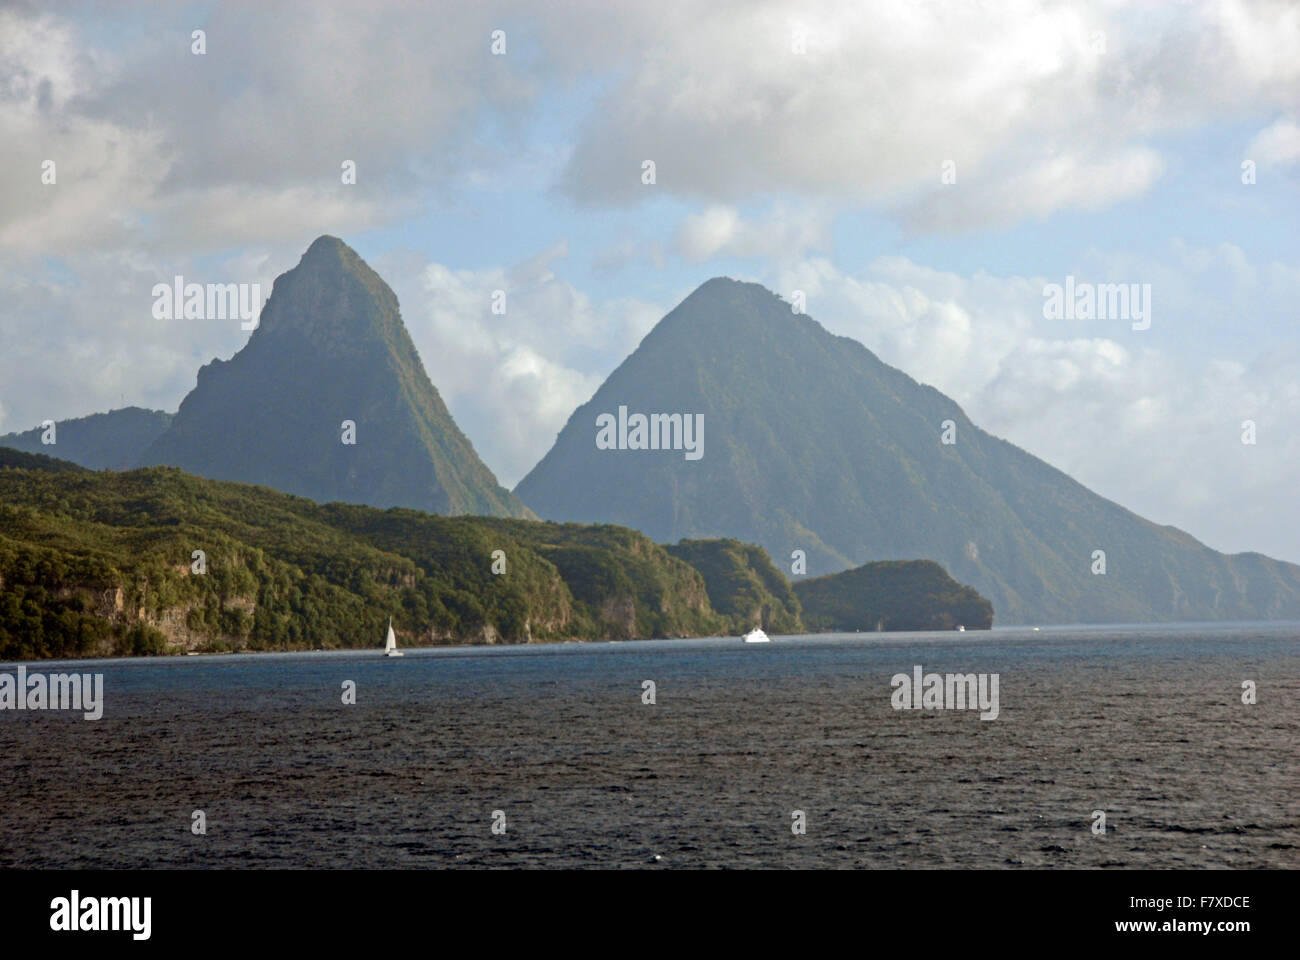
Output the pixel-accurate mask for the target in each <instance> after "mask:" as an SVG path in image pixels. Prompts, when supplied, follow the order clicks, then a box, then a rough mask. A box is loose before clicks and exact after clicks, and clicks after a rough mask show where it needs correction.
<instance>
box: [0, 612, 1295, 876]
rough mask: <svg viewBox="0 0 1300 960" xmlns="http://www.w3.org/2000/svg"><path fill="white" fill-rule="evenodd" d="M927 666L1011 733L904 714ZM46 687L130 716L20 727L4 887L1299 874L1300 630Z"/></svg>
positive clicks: (379, 667) (827, 640) (667, 648)
mask: <svg viewBox="0 0 1300 960" xmlns="http://www.w3.org/2000/svg"><path fill="white" fill-rule="evenodd" d="M918 664H919V665H921V666H923V667H924V669H925V671H926V672H927V673H929V672H938V673H947V672H954V673H997V674H999V675H1000V690H999V694H1000V714H999V716H998V719H996V720H993V721H981V720H980V718H979V715H978V711H956V710H925V711H922V710H912V711H896V710H894V709H893V708H892V707H891V703H890V695H891V693H892V689H891V686H890V678H891V677H892V676H893V675H894V674H896V673H909V674H910V673H911V671H912V669H913V667H914V666H916V665H918ZM28 668H29V670H31V671H42V672H45V673H56V672H63V671H66V670H71V669H76V670H79V671H82V672H87V671H89V672H102V673H104V674H105V680H104V690H105V695H104V696H105V709H104V717H103V719H102V720H99V721H94V722H87V721H84V720H82V719H81V718H80V714H71V713H69V714H58V713H53V712H23V713H16V712H7V711H6V712H4V713H0V777H2V778H3V781H4V782H5V784H6V789H5V792H4V797H3V800H0V865H2V866H22V867H149V866H164V867H196V866H203V867H236V866H260V867H347V866H354V867H388V866H391V867H449V866H462V865H464V866H468V865H476V866H498V867H508V866H524V865H546V866H576V867H583V866H585V867H642V866H655V868H663V867H854V866H864V867H942V866H959V865H960V866H966V867H1014V866H1033V867H1042V866H1054V865H1056V866H1068V867H1295V866H1300V762H1298V760H1300V757H1298V751H1297V746H1296V744H1297V743H1300V624H1238V625H1202V624H1197V625H1186V624H1180V625H1140V626H1123V627H1073V628H1044V629H1043V630H1042V631H1041V632H1038V633H1032V632H1028V631H1025V630H1023V629H1015V630H995V631H992V632H990V633H979V634H975V633H966V634H953V633H943V634H933V633H931V634H886V635H876V634H861V635H819V636H811V637H795V638H780V639H777V640H775V641H774V642H773V643H771V644H768V645H745V644H742V643H740V642H739V641H738V640H736V639H712V640H693V641H647V642H628V643H617V644H561V645H550V646H532V647H495V648H465V647H462V648H439V649H433V650H410V649H408V650H407V651H406V656H405V657H404V658H402V659H401V660H386V659H384V658H382V657H380V656H379V655H378V650H376V651H374V652H369V651H367V652H364V653H358V652H345V653H314V654H311V653H306V654H261V655H244V656H212V657H188V658H186V657H181V658H167V659H147V660H120V661H77V662H75V663H70V662H67V661H64V662H62V663H55V662H50V661H44V662H41V663H39V664H29V665H28ZM0 669H6V670H12V666H3V667H0ZM346 680H352V681H355V682H356V686H357V703H356V705H355V706H345V705H343V704H342V703H341V699H340V698H341V693H342V684H343V682H344V681H346ZM644 680H653V681H654V682H655V684H656V700H657V702H656V703H655V704H654V705H646V704H643V703H642V699H641V695H642V681H644ZM1243 680H1254V681H1255V682H1256V684H1257V685H1258V703H1256V704H1254V705H1244V704H1242V702H1241V682H1242V681H1243ZM1098 809H1101V810H1105V811H1106V818H1107V827H1108V832H1107V833H1106V835H1105V836H1102V837H1098V836H1094V835H1093V834H1092V832H1091V830H1090V827H1091V825H1092V812H1093V811H1094V810H1098ZM194 810H203V811H204V812H205V814H206V818H207V835H206V836H194V835H192V834H191V832H190V823H191V813H192V811H194ZM494 810H501V811H504V813H505V816H506V822H507V831H506V833H505V834H504V835H493V833H492V832H491V824H492V812H493V811H494ZM794 810H802V811H804V812H805V814H806V817H807V834H806V835H804V836H795V835H793V834H792V833H791V829H790V825H791V812H792V811H794ZM656 855H658V856H660V857H662V858H663V859H662V860H659V861H654V860H653V859H652V858H653V857H654V856H656Z"/></svg>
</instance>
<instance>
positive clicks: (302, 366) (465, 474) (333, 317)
mask: <svg viewBox="0 0 1300 960" xmlns="http://www.w3.org/2000/svg"><path fill="white" fill-rule="evenodd" d="M345 421H347V422H349V423H350V424H352V425H353V426H352V433H351V434H350V435H348V434H347V428H345V426H344V423H345ZM347 439H354V440H355V443H349V442H345V441H346V440H347ZM43 452H44V451H43ZM139 463H140V465H162V464H166V465H169V466H176V467H180V468H182V469H184V470H186V471H188V472H190V473H197V474H200V475H202V476H205V477H214V478H217V479H221V480H237V481H242V482H246V483H257V484H263V485H266V486H269V487H274V488H275V489H277V490H284V491H287V492H289V493H295V494H298V495H300V496H304V497H310V498H311V499H313V500H316V501H318V502H321V503H324V502H328V501H342V502H347V503H365V504H370V505H371V506H378V507H390V506H404V507H413V508H416V509H420V510H427V511H429V512H431V513H440V514H461V513H477V514H487V515H493V516H514V517H527V516H532V514H531V513H530V512H529V511H528V510H527V508H526V507H524V506H523V504H522V503H520V502H519V500H518V499H517V498H516V497H515V496H514V495H513V494H511V493H510V492H509V491H507V490H505V489H503V488H502V487H501V486H500V485H498V484H497V482H496V478H495V477H494V476H493V475H492V471H491V470H489V469H488V468H487V466H486V465H485V464H484V463H483V462H482V461H481V460H480V459H479V457H478V454H477V453H475V451H474V447H473V445H472V444H471V443H470V442H469V439H468V438H467V437H466V436H465V435H464V434H463V433H462V432H461V431H460V429H459V428H458V427H457V426H456V424H455V422H454V421H453V420H452V418H451V414H450V413H448V411H447V407H446V405H445V404H444V403H443V401H442V398H441V397H440V396H439V395H438V391H437V389H435V388H434V386H433V384H432V383H430V382H429V378H428V375H427V374H426V373H425V371H424V366H423V364H422V363H421V362H420V357H419V354H418V353H417V351H416V349H415V344H414V343H412V342H411V337H410V334H409V333H408V332H407V330H406V327H405V325H404V324H403V323H402V318H401V315H400V313H399V311H398V305H397V297H396V296H395V295H394V294H393V291H392V290H391V289H390V288H389V287H388V285H387V284H386V283H384V281H383V280H382V279H381V278H380V276H379V275H378V274H377V273H375V272H374V271H373V270H371V269H370V267H369V266H367V265H366V263H365V262H364V261H363V260H362V259H361V258H360V257H359V256H357V254H356V253H355V252H354V251H353V250H352V248H351V247H349V246H347V244H345V243H343V241H341V240H338V239H336V238H334V237H320V238H319V239H317V240H316V241H315V242H314V243H313V244H312V245H311V246H310V247H309V248H308V250H307V252H306V253H305V254H303V257H302V260H301V261H300V262H299V263H298V265H297V266H296V267H294V268H293V269H292V270H290V271H288V272H287V273H284V274H282V275H281V276H279V277H278V278H277V279H276V281H275V287H274V289H273V291H272V293H271V297H270V299H269V300H268V301H267V303H266V307H265V309H264V310H263V311H262V315H261V320H260V322H259V325H258V327H257V329H256V330H254V331H253V334H252V336H251V337H250V338H249V340H248V343H247V344H246V345H245V346H244V348H243V349H242V350H240V351H239V353H237V354H235V356H234V357H232V358H231V359H230V360H226V361H223V360H214V361H212V362H211V363H209V364H207V365H206V366H204V367H203V368H202V369H201V370H200V371H199V376H198V384H197V386H196V387H195V388H194V390H193V391H191V392H190V394H189V395H188V396H187V397H186V398H185V399H184V400H183V401H182V403H181V406H180V410H179V411H177V413H176V416H175V418H174V419H173V421H172V423H171V425H170V426H169V427H168V429H167V431H166V432H165V433H163V434H162V435H161V436H160V437H158V439H157V440H156V441H154V442H153V444H152V445H150V447H149V449H148V450H146V451H145V452H144V454H143V455H142V456H141V458H140V461H139Z"/></svg>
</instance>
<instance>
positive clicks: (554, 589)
mask: <svg viewBox="0 0 1300 960" xmlns="http://www.w3.org/2000/svg"><path fill="white" fill-rule="evenodd" d="M196 550H202V551H203V552H204V555H205V556H204V560H205V563H206V571H205V572H202V573H196V572H195V564H196V560H195V558H194V551H196ZM496 551H501V553H500V554H496V553H495V552H496ZM755 559H759V558H758V557H756V558H755ZM761 559H762V560H763V561H764V562H766V558H761ZM494 561H496V562H498V569H502V568H501V566H500V563H501V562H503V563H504V572H501V573H494V572H493V564H494ZM766 565H767V566H768V567H770V562H768V563H766ZM772 573H773V571H770V570H765V571H762V572H760V573H759V574H757V576H759V577H761V578H768V577H771V575H772ZM722 599H723V602H724V605H725V603H726V598H725V597H723V598H722ZM390 616H391V617H392V618H393V623H394V626H395V628H396V629H397V630H398V632H399V634H400V635H401V636H402V638H403V642H405V643H412V644H414V643H459V642H489V643H491V642H512V643H513V642H529V641H542V640H557V639H631V638H639V637H668V636H686V635H708V634H734V633H737V632H739V631H740V628H741V626H742V624H741V622H740V621H739V620H738V619H737V618H735V617H731V616H728V615H726V614H722V613H719V612H718V611H717V610H715V609H714V608H713V606H712V605H711V604H710V601H709V594H708V592H707V590H706V588H705V581H704V578H703V577H702V576H701V574H700V573H699V572H697V571H696V570H695V569H693V568H692V567H691V566H690V565H689V564H687V563H685V562H684V561H682V560H679V559H677V558H675V557H673V556H671V555H669V554H668V552H667V551H665V550H664V548H662V547H660V546H658V545H656V544H654V543H653V542H652V541H650V540H649V539H648V538H647V537H645V536H644V535H643V534H639V533H636V532H634V531H631V530H626V529H623V528H618V527H588V528H583V527H579V526H576V525H571V524H551V523H540V522H537V521H525V520H505V519H493V518H482V517H438V516H432V515H429V514H423V513H419V512H417V511H413V510H406V509H400V508H394V509H389V510H378V509H374V508H371V507H361V506H353V505H348V504H338V503H335V504H326V505H320V504H316V503H313V502H311V501H308V500H305V499H301V498H298V497H293V496H289V495H287V494H282V493H278V492H275V491H272V490H269V489H265V488H260V487H251V486H245V485H242V484H232V483H225V482H221V481H214V480H208V479H204V478H200V477H195V476H191V475H188V474H185V473H182V472H181V471H179V470H176V469H174V468H161V467H155V468H148V469H143V470H136V471H132V472H129V473H110V472H102V473H91V472H88V471H83V470H80V469H78V468H75V467H72V466H71V465H69V464H65V463H61V462H59V461H55V460H51V459H49V458H46V457H41V456H34V455H27V454H22V453H16V452H13V451H6V450H0V656H3V657H5V658H14V659H17V658H23V659H26V658H37V657H55V656H90V655H109V654H129V653H156V652H162V651H164V650H173V651H174V650H178V649H190V650H204V651H214V650H236V649H252V650H285V649H303V648H332V647H356V646H375V645H377V644H378V643H380V642H381V640H382V637H383V630H384V626H385V623H386V620H387V618H388V617H390ZM745 626H746V628H747V625H745Z"/></svg>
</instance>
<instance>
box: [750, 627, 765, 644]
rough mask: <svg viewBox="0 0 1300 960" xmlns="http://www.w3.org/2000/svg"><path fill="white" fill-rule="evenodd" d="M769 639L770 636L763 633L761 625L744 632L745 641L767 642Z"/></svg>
mask: <svg viewBox="0 0 1300 960" xmlns="http://www.w3.org/2000/svg"><path fill="white" fill-rule="evenodd" d="M770 641H771V637H769V636H768V635H767V634H766V633H764V632H763V630H762V628H761V627H755V628H754V629H753V630H751V631H749V633H747V634H745V642H746V643H769V642H770Z"/></svg>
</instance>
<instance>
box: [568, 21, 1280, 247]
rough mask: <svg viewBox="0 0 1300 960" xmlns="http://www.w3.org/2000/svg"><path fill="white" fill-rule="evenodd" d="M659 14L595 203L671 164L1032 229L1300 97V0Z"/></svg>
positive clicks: (1126, 193) (711, 184)
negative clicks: (1033, 222)
mask: <svg viewBox="0 0 1300 960" xmlns="http://www.w3.org/2000/svg"><path fill="white" fill-rule="evenodd" d="M646 16H647V19H648V21H649V22H647V21H646V20H643V21H641V23H642V25H643V27H644V40H643V45H642V48H641V49H639V50H636V49H629V50H628V51H626V53H627V63H626V65H625V66H624V71H623V72H624V76H625V79H624V80H623V82H621V83H619V84H618V85H617V86H615V87H614V89H612V90H611V92H610V93H609V94H608V97H607V98H606V100H605V101H604V103H602V104H601V105H600V107H599V108H598V109H597V110H596V111H594V112H593V113H592V114H591V115H590V116H589V117H588V118H587V121H586V124H585V126H584V128H583V131H582V134H581V136H580V138H579V140H578V143H577V145H576V147H575V149H574V151H573V154H572V158H571V160H570V163H569V167H568V170H567V174H566V185H567V189H568V191H569V192H570V194H571V195H572V196H573V197H575V198H576V199H578V200H579V201H583V202H590V203H635V202H638V201H640V200H642V199H644V198H645V196H646V188H645V187H644V186H642V184H641V183H640V179H639V175H640V169H641V163H642V161H643V160H646V159H652V160H654V161H655V163H656V165H657V183H656V186H655V188H654V189H657V190H666V191H669V192H671V193H675V194H677V195H680V196H684V197H688V198H691V199H696V200H700V201H702V202H705V203H715V204H716V203H729V204H733V205H734V204H737V203H740V202H743V201H745V200H748V199H751V198H753V197H755V196H761V195H768V196H772V195H781V194H796V195H803V196H807V197H826V196H834V197H836V198H838V199H839V200H840V201H841V202H848V203H855V202H856V203H866V204H872V205H876V206H881V207H885V208H888V209H894V210H897V211H898V213H899V215H900V216H901V217H902V218H903V219H904V221H905V222H906V223H908V225H909V226H912V227H913V228H915V229H922V230H961V229H968V228H970V227H973V226H980V225H984V224H987V223H989V222H990V220H991V221H992V222H993V223H995V224H997V225H1002V224H1013V223H1015V222H1017V221H1018V220H1020V219H1024V218H1035V217H1046V216H1049V215H1050V214H1052V213H1054V212H1056V211H1059V210H1071V209H1078V210H1094V209H1099V208H1101V207H1104V206H1106V205H1108V204H1112V203H1115V202H1117V201H1122V200H1126V199H1130V198H1132V197H1135V196H1139V195H1141V194H1142V193H1144V192H1145V191H1146V190H1147V189H1148V188H1149V187H1150V186H1151V184H1152V183H1153V182H1154V181H1155V180H1156V179H1157V178H1158V177H1159V176H1160V174H1161V172H1162V170H1163V169H1164V161H1163V159H1162V158H1161V157H1160V155H1159V154H1158V153H1157V152H1156V148H1155V147H1154V146H1153V144H1152V141H1154V139H1155V138H1156V137H1159V136H1163V135H1168V134H1171V133H1177V132H1180V131H1183V130H1186V129H1189V128H1194V127H1197V126H1203V125H1205V124H1208V123H1214V122H1219V121H1231V120H1233V119H1235V118H1236V116H1237V114H1238V112H1239V111H1240V110H1241V109H1242V108H1243V107H1244V106H1249V107H1251V108H1253V109H1259V108H1267V107H1268V106H1270V105H1272V106H1275V107H1277V106H1280V107H1282V108H1284V109H1286V108H1288V107H1291V106H1294V105H1295V104H1296V103H1297V101H1298V100H1300V94H1297V90H1298V89H1300V43H1298V42H1297V40H1296V35H1297V34H1300V22H1297V14H1296V8H1295V7H1294V6H1292V5H1286V4H1271V3H1253V4H1243V3H1234V2H1221V3H1214V2H1204V3H1194V4H1180V5H1177V6H1169V7H1159V6H1156V7H1152V6H1149V5H1140V4H1106V5H1102V6H1100V7H1097V8H1091V9H1084V8H1081V7H1077V6H1076V7H1068V6H1062V5H1059V4H1054V3H1046V2H1032V0H1022V2H1017V3H1009V4H993V5H990V4H956V5H948V4H936V5H915V4H879V5H864V4H860V3H848V2H834V0H828V2H811V3H810V2H806V0H799V2H794V0H789V2H785V0H774V2H767V3H748V2H746V3H725V2H723V3H713V4H710V5H708V6H707V7H694V6H692V7H684V8H679V7H669V8H666V9H665V8H655V10H654V11H653V15H651V14H650V13H649V12H648V11H647V14H646ZM651 17H652V19H650V18H651ZM1292 25H1294V26H1295V27H1296V28H1297V29H1288V28H1289V27H1291V26H1292ZM593 29H596V30H599V29H600V25H599V24H598V25H597V26H596V27H595V28H593ZM796 30H803V31H806V32H807V37H808V40H807V52H806V53H805V54H802V55H800V54H796V53H793V52H792V48H791V41H792V35H793V33H794V32H795V31H796ZM584 36H589V34H584ZM1189 64H1194V65H1195V68H1194V69H1190V68H1189V66H1188V65H1189ZM1102 131H1104V136H1102V135H1100V134H1101V132H1102ZM947 161H952V162H953V163H954V164H955V167H956V171H957V180H956V183H955V184H943V183H942V182H941V171H942V169H943V165H944V164H945V162H947ZM705 226H709V224H701V225H700V229H701V230H702V229H703V228H704V227H705ZM711 226H712V228H713V229H714V230H717V229H724V228H725V223H724V222H723V219H722V218H721V217H720V216H718V215H715V216H714V217H713V222H712V224H711Z"/></svg>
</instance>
